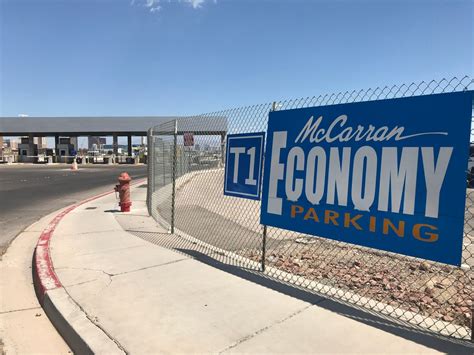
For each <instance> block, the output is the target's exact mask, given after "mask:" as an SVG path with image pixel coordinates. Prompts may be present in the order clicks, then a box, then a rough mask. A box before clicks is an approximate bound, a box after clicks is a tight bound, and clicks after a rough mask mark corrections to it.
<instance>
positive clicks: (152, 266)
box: [112, 258, 190, 277]
mask: <svg viewBox="0 0 474 355" xmlns="http://www.w3.org/2000/svg"><path fill="white" fill-rule="evenodd" d="M184 260H190V259H189V258H183V259H178V260H173V261H169V262H167V263H163V264H157V265H151V266H145V267H142V268H140V269H136V270H130V271H124V272H121V273H118V274H113V275H112V277H115V276H122V275H126V274H130V273H132V272H138V271H142V270H146V269H152V268H155V267H160V266H166V265H170V264H174V263H178V262H180V261H184Z"/></svg>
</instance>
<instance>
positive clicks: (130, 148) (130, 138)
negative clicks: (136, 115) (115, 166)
mask: <svg viewBox="0 0 474 355" xmlns="http://www.w3.org/2000/svg"><path fill="white" fill-rule="evenodd" d="M127 147H128V153H127V155H128V156H129V157H131V156H132V135H131V134H129V135H128V136H127Z"/></svg>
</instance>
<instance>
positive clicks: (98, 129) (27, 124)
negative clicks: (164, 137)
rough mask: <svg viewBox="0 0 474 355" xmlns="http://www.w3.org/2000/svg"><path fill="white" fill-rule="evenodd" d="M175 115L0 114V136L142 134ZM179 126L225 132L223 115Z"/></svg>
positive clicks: (186, 129)
mask: <svg viewBox="0 0 474 355" xmlns="http://www.w3.org/2000/svg"><path fill="white" fill-rule="evenodd" d="M177 118H178V117H173V116H142V117H137V116H135V117H133V116H132V117H124V116H119V117H110V116H109V117H101V116H97V117H0V136H28V135H34V136H69V137H76V136H112V135H132V136H146V135H147V131H148V129H149V128H150V127H154V126H156V125H159V124H162V123H165V122H169V121H172V120H174V119H177ZM185 121H186V120H185ZM188 126H189V127H188ZM180 130H181V132H179V133H184V132H193V133H195V134H202V135H217V134H225V133H226V132H227V119H226V118H225V117H206V118H205V119H203V120H200V119H197V120H193V122H192V123H191V122H189V124H183V125H181V126H180Z"/></svg>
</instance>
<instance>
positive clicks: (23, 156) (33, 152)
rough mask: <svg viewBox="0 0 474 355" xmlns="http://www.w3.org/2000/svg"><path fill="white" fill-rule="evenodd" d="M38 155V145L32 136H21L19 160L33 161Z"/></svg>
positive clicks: (23, 161) (24, 161)
mask: <svg viewBox="0 0 474 355" xmlns="http://www.w3.org/2000/svg"><path fill="white" fill-rule="evenodd" d="M37 155H38V145H37V144H34V143H33V139H31V138H21V143H20V144H18V161H19V162H22V163H33V162H34V161H35V157H36V156H37Z"/></svg>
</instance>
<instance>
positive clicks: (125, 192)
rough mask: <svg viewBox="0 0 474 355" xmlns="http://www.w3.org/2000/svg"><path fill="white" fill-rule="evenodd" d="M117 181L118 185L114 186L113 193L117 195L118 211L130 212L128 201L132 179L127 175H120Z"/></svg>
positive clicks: (129, 201)
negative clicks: (118, 200) (118, 199)
mask: <svg viewBox="0 0 474 355" xmlns="http://www.w3.org/2000/svg"><path fill="white" fill-rule="evenodd" d="M118 181H119V183H118V184H117V185H115V191H116V192H118V193H119V198H120V202H119V205H120V211H121V212H130V206H131V205H132V201H131V200H130V181H132V178H131V177H130V176H129V175H128V174H127V173H122V174H120V176H119V178H118Z"/></svg>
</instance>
